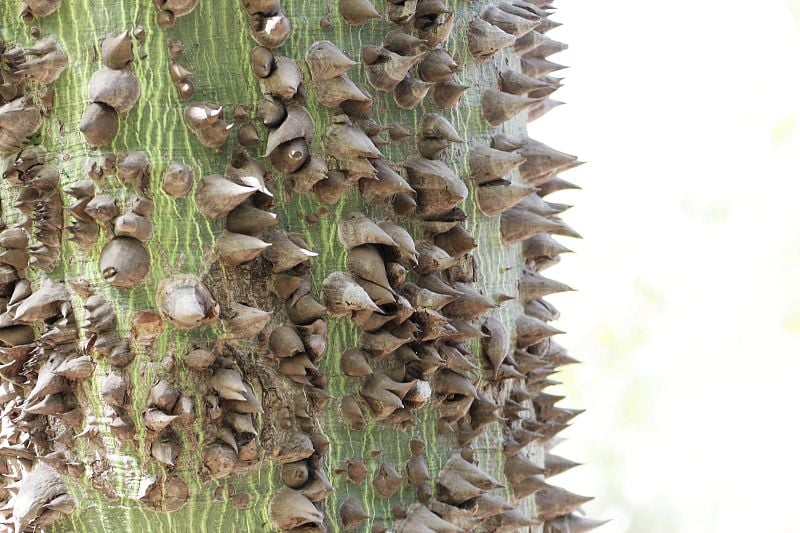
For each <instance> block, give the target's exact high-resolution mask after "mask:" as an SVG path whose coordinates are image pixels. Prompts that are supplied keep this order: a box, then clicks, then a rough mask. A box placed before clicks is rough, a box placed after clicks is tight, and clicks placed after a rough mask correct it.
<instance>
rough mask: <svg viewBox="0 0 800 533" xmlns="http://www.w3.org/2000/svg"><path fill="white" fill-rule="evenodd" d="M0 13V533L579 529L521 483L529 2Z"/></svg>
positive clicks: (541, 261) (101, 1) (532, 310)
mask: <svg viewBox="0 0 800 533" xmlns="http://www.w3.org/2000/svg"><path fill="white" fill-rule="evenodd" d="M10 3H11V4H14V3H15V2H13V1H11V2H10ZM19 7H20V11H19V12H17V11H16V6H10V5H9V0H6V1H5V2H4V3H3V5H2V6H0V27H1V28H2V32H1V34H2V40H0V53H2V61H1V62H0V68H1V69H2V72H1V73H2V78H3V79H2V81H3V84H2V86H0V104H2V107H0V154H1V155H2V156H3V157H4V159H5V163H4V174H3V177H4V180H3V185H2V201H3V212H2V217H3V226H4V229H2V231H1V232H0V246H2V249H3V251H2V252H0V311H2V315H0V344H1V345H2V347H0V358H1V362H2V365H1V366H0V376H2V378H3V379H2V384H1V385H0V402H2V404H3V416H2V434H1V435H0V456H2V460H1V461H0V469H1V470H2V474H3V475H4V479H5V480H7V481H6V483H7V484H6V485H5V488H3V489H0V498H2V499H3V500H4V501H5V502H7V505H6V506H5V507H4V509H3V517H4V523H5V525H4V526H2V528H3V530H8V531H23V530H34V529H35V530H37V531H38V530H41V529H42V528H47V530H48V531H51V530H52V531H82V532H95V531H112V530H116V531H119V530H125V531H137V532H139V531H147V532H151V531H152V532H156V531H237V532H242V531H259V532H260V531H279V530H291V531H342V530H349V529H360V530H368V529H369V528H371V529H372V531H387V530H389V529H391V530H392V531H396V532H400V531H403V532H425V531H437V532H445V531H486V532H489V531H492V532H496V531H513V530H521V529H527V530H531V531H533V530H536V529H539V528H540V527H543V530H544V531H548V532H552V533H556V532H558V533H561V532H576V531H587V530H588V529H591V528H594V527H596V526H597V525H598V522H595V521H592V520H589V519H586V518H583V517H582V516H581V515H579V514H575V513H574V511H575V510H576V509H578V507H579V506H580V505H581V504H582V503H583V502H585V501H587V499H588V498H584V497H581V496H577V495H574V494H572V493H570V492H567V491H565V490H563V489H560V488H557V487H555V486H552V485H550V484H549V482H548V481H546V478H547V477H548V476H552V475H555V474H557V473H559V472H561V471H563V470H565V469H567V468H570V467H571V466H573V463H571V462H570V461H568V460H566V459H563V458H561V457H558V456H556V455H553V454H550V452H549V450H550V449H551V448H552V446H554V445H555V444H556V443H557V442H558V440H557V438H556V437H555V436H556V434H557V433H558V432H559V431H560V430H561V429H563V428H564V427H566V425H567V423H568V421H569V420H570V419H572V418H573V417H574V416H575V415H576V414H577V413H578V411H575V410H572V409H566V408H563V407H559V406H556V405H554V404H555V403H556V402H558V401H559V400H560V397H558V396H554V395H551V394H548V393H547V392H544V389H546V388H547V387H548V386H550V385H552V384H553V383H554V382H553V381H551V380H550V379H549V376H550V375H551V374H552V373H553V372H555V371H556V369H557V368H558V367H559V366H561V365H563V364H567V363H570V362H573V360H572V359H571V358H570V357H569V356H568V355H566V353H565V352H564V350H563V349H562V348H561V347H559V346H558V345H557V344H556V343H555V342H553V341H552V340H551V337H552V336H553V335H554V334H557V333H560V332H559V331H557V330H556V329H555V328H553V327H551V326H550V325H549V324H548V322H550V321H552V320H554V319H556V318H557V316H558V312H557V311H556V310H555V309H554V308H553V307H552V306H551V305H550V304H548V303H546V302H545V301H544V300H542V298H543V297H544V296H546V295H548V294H551V293H554V292H558V291H563V290H569V289H568V287H567V286H566V285H563V284H561V283H559V282H556V281H553V280H551V279H548V278H546V277H544V276H542V275H541V274H540V273H539V272H540V271H541V270H544V269H545V268H547V267H549V266H551V265H552V264H554V263H556V262H557V261H558V257H559V254H560V253H562V252H564V251H566V248H564V247H563V246H562V245H561V244H559V243H558V242H556V241H555V240H554V239H552V238H551V235H569V236H576V234H575V232H574V231H573V230H572V229H570V228H569V226H567V225H566V224H565V223H564V222H563V221H562V220H561V219H560V218H559V213H561V212H562V211H564V210H565V209H566V208H567V206H565V205H561V204H557V203H551V202H547V201H545V200H543V198H544V197H545V196H546V195H548V194H550V193H552V192H555V191H557V190H559V189H563V188H567V187H572V185H571V184H570V183H569V182H567V181H565V180H562V179H561V178H559V177H558V176H557V174H558V173H559V172H561V171H563V170H566V169H569V168H571V167H573V166H575V165H576V164H577V161H576V159H575V158H574V157H573V156H569V155H567V154H564V153H562V152H559V151H556V150H554V149H551V148H549V147H547V146H546V145H544V144H541V143H539V142H537V141H533V140H530V139H528V138H527V136H526V133H525V131H526V124H527V122H528V120H529V119H535V118H537V117H538V116H540V115H541V114H543V113H545V112H546V111H547V110H549V109H550V108H551V107H553V106H554V105H556V104H557V103H556V102H555V101H553V100H551V99H549V95H550V94H551V93H552V92H553V91H554V90H556V89H557V88H558V86H559V80H558V79H557V78H554V77H551V76H550V73H551V72H553V71H556V70H558V69H560V68H562V67H561V66H559V65H557V64H555V63H552V62H550V61H549V60H547V59H546V58H547V57H548V56H549V55H550V54H552V53H555V52H558V51H559V50H561V49H563V48H564V46H563V45H562V44H560V43H558V42H556V41H553V40H551V39H549V38H547V37H546V36H545V35H544V34H545V32H547V31H548V30H550V29H552V28H554V27H556V26H557V25H558V24H557V23H556V22H554V21H552V20H551V18H550V14H551V12H552V7H551V6H550V2H549V1H548V0H529V1H526V0H507V1H504V2H500V3H498V4H497V5H490V4H488V3H487V4H485V5H478V4H468V3H465V2H458V1H452V0H451V1H449V2H448V1H445V0H390V1H384V0H376V3H375V5H373V4H371V3H370V2H369V0H341V1H340V2H328V1H323V0H308V1H304V2H303V1H299V0H293V1H288V0H286V1H285V2H284V3H283V4H282V5H280V4H279V2H278V0H242V2H241V3H239V2H235V1H234V0H224V1H212V0H199V1H198V0H155V2H147V1H145V0H138V1H129V0H94V1H91V2H90V1H88V0H67V1H64V2H63V3H62V2H61V1H60V0H27V3H22V4H21V5H20V6H19ZM537 191H538V194H537Z"/></svg>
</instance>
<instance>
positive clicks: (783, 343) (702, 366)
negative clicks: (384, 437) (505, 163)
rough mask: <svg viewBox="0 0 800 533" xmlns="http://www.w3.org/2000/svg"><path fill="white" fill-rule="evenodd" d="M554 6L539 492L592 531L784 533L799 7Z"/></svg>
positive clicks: (797, 287)
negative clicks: (552, 365)
mask: <svg viewBox="0 0 800 533" xmlns="http://www.w3.org/2000/svg"><path fill="white" fill-rule="evenodd" d="M558 7H559V12H558V14H557V15H556V16H555V17H554V18H555V19H556V20H558V21H560V22H562V23H564V26H563V27H561V28H558V29H556V30H554V31H553V32H551V33H550V34H548V35H550V36H552V37H553V38H555V39H558V40H561V41H564V42H567V43H568V44H569V46H570V49H569V50H567V51H565V52H562V53H561V54H558V55H556V56H553V57H552V58H551V59H553V60H555V61H557V62H559V63H563V64H566V65H569V66H571V68H570V69H568V70H565V71H562V72H563V74H562V75H565V76H566V85H565V87H564V88H563V89H561V90H560V91H559V92H558V94H557V97H558V98H559V99H561V100H564V101H566V102H567V103H568V105H566V106H561V107H559V108H557V109H555V110H554V111H552V112H550V113H549V114H548V115H546V116H545V117H543V118H542V119H540V120H538V121H536V122H534V123H533V124H532V125H531V134H532V136H533V137H534V138H536V139H538V140H541V141H543V142H545V143H547V144H548V145H550V146H553V147H554V148H557V149H560V150H563V151H567V152H570V153H574V154H576V155H578V156H579V157H580V158H581V159H584V160H587V161H588V162H589V164H587V165H584V166H583V167H579V168H577V169H575V170H573V171H570V172H569V173H567V174H565V175H564V177H565V178H567V179H569V180H570V181H574V182H577V183H578V184H580V185H581V186H582V187H583V190H582V191H577V192H573V191H569V192H562V193H558V194H559V196H555V195H554V196H553V197H552V198H553V199H554V200H555V201H564V202H568V203H574V204H576V207H575V208H574V209H572V210H571V211H569V212H567V213H566V216H565V219H566V220H567V222H568V223H569V224H570V225H572V226H573V227H575V228H576V229H577V230H578V231H580V232H581V233H582V234H583V236H584V240H583V241H580V242H575V241H571V242H566V240H563V242H565V243H566V244H567V245H568V246H570V247H571V248H572V249H574V250H575V251H576V252H578V253H577V254H574V255H570V256H566V257H564V258H563V260H562V262H561V264H560V265H558V266H556V267H554V268H553V269H551V270H549V271H547V272H546V274H547V275H549V276H551V277H555V278H557V279H559V280H562V281H565V282H568V283H569V284H571V285H572V286H574V287H575V288H577V289H579V290H580V292H577V293H570V294H566V295H561V296H560V297H558V298H555V297H554V298H552V301H553V303H555V305H556V306H557V307H558V308H559V309H560V310H561V312H562V317H563V318H562V320H561V321H560V322H559V323H558V324H556V325H557V326H559V327H561V329H566V330H567V331H568V335H566V336H564V337H563V338H562V339H560V342H561V343H562V344H564V345H566V346H568V347H569V348H570V350H571V353H572V355H574V356H576V357H578V358H579V359H581V360H583V361H584V363H585V364H583V365H578V366H573V367H567V368H566V369H565V371H564V372H563V373H562V374H561V378H562V379H563V381H564V386H563V387H561V391H560V392H562V393H565V394H566V395H567V399H566V400H564V401H562V402H561V403H562V405H564V406H566V407H583V408H587V409H588V411H587V412H586V413H584V414H583V415H581V416H580V417H578V418H577V419H576V421H575V424H574V426H573V427H572V428H570V429H569V430H567V431H566V432H565V435H566V436H567V437H568V438H569V440H568V441H566V442H565V443H563V444H561V445H560V446H559V447H558V448H556V449H555V452H556V453H558V454H560V455H565V456H567V457H569V458H571V459H574V460H578V461H581V462H583V463H585V466H581V467H579V468H576V469H573V470H572V471H570V472H567V473H564V474H562V475H561V476H559V478H557V481H558V484H559V485H561V486H564V487H566V488H568V489H570V490H573V491H574V492H577V493H579V494H588V495H594V496H596V499H595V500H594V501H593V502H591V503H589V504H588V505H587V506H586V510H587V512H588V514H589V515H590V516H592V517H594V518H610V519H612V522H610V523H609V524H608V525H606V526H604V527H603V528H601V529H600V530H598V531H602V532H603V533H622V532H630V533H662V532H663V533H667V532H669V533H714V532H724V533H738V532H748V533H753V532H766V533H773V532H775V533H788V532H800V521H798V520H797V518H796V517H795V516H794V515H795V513H794V508H793V506H794V505H795V504H796V499H797V496H798V488H797V483H796V481H797V479H798V475H800V428H799V427H798V425H800V424H799V422H800V416H799V415H798V412H799V411H800V0H765V1H763V2H758V3H753V2H745V1H742V0H724V1H723V0H704V1H703V2H692V3H691V4H685V3H684V4H674V3H673V4H671V5H670V6H669V9H665V6H663V5H662V4H655V3H654V2H642V1H641V0H617V1H615V2H610V3H609V2H597V1H593V0H561V1H560V2H558ZM548 199H549V198H548Z"/></svg>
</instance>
